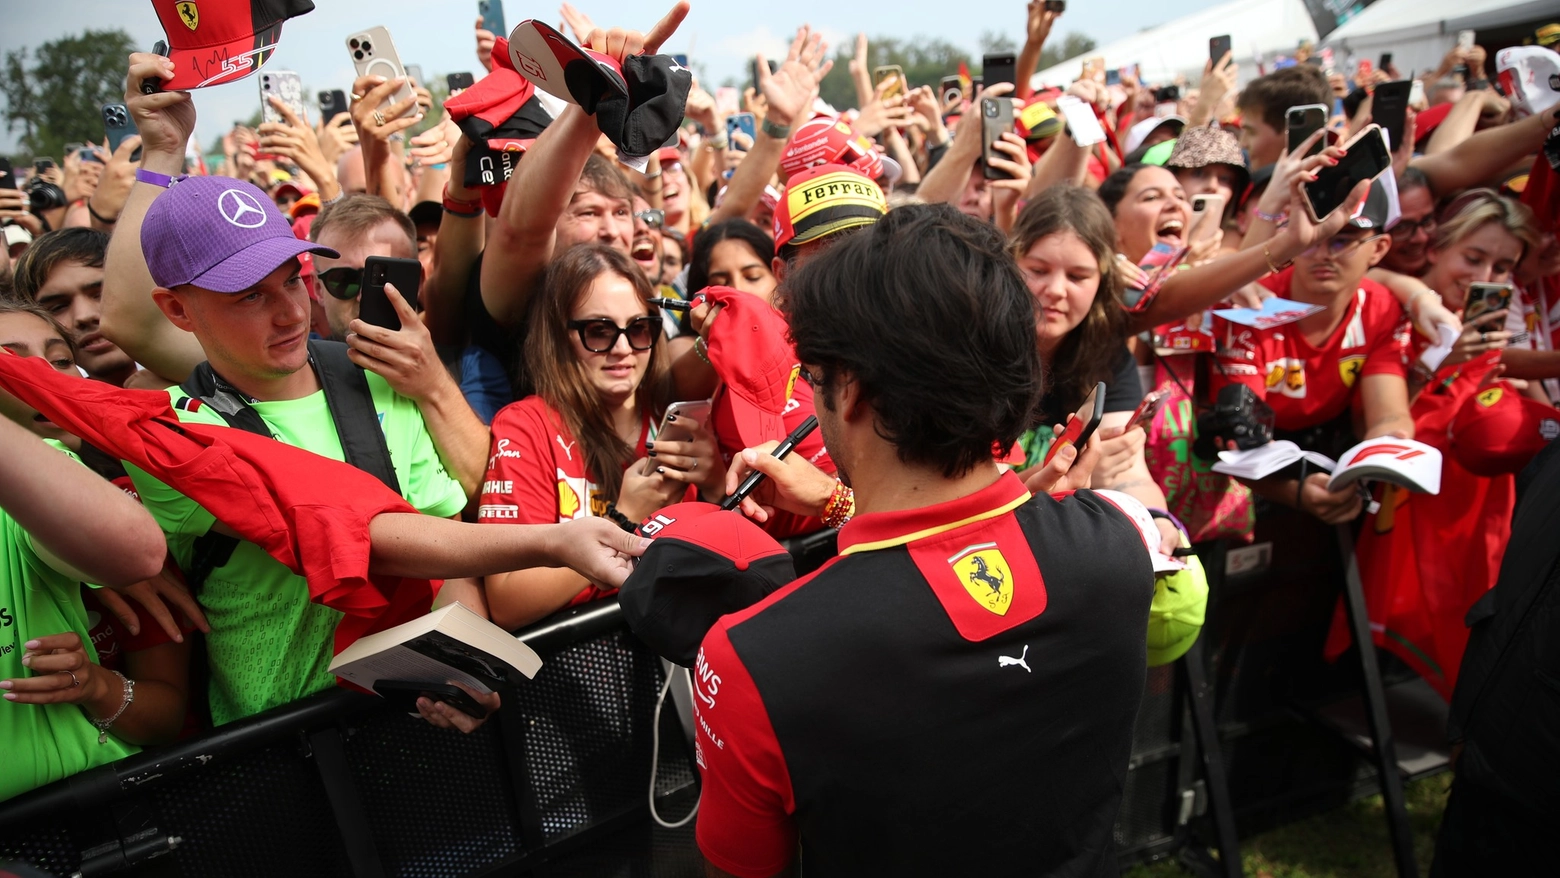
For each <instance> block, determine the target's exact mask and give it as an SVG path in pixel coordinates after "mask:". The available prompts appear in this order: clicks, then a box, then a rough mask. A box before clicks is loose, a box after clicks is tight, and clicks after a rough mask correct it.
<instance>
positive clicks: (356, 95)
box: [352, 92, 363, 101]
mask: <svg viewBox="0 0 1560 878" xmlns="http://www.w3.org/2000/svg"><path fill="white" fill-rule="evenodd" d="M352 99H353V100H354V101H361V100H362V99H363V96H362V95H360V94H358V93H357V92H353V93H352Z"/></svg>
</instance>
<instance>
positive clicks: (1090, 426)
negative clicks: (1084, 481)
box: [1040, 381, 1105, 466]
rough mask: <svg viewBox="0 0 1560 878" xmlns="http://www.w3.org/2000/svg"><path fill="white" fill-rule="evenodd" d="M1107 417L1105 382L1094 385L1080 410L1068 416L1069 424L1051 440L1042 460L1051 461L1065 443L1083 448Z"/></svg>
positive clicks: (1044, 462) (1044, 463)
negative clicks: (1101, 420)
mask: <svg viewBox="0 0 1560 878" xmlns="http://www.w3.org/2000/svg"><path fill="white" fill-rule="evenodd" d="M1104 417H1105V382H1103V381H1101V382H1099V383H1098V384H1096V385H1094V389H1093V390H1091V391H1089V395H1088V396H1086V397H1084V398H1083V405H1080V406H1078V410H1077V411H1076V412H1073V413H1072V414H1071V415H1068V416H1067V424H1066V425H1065V426H1064V427H1062V432H1061V433H1060V434H1059V435H1057V437H1056V438H1055V439H1053V440H1052V441H1051V447H1050V448H1048V449H1046V452H1045V459H1044V460H1042V461H1040V465H1041V466H1044V465H1046V464H1048V463H1050V462H1051V458H1053V457H1055V456H1056V452H1058V451H1061V450H1062V446H1063V445H1071V446H1073V447H1074V448H1078V449H1081V448H1083V446H1085V445H1087V444H1089V439H1090V438H1091V437H1093V436H1094V431H1095V429H1097V428H1098V427H1099V425H1100V419H1101V418H1104Z"/></svg>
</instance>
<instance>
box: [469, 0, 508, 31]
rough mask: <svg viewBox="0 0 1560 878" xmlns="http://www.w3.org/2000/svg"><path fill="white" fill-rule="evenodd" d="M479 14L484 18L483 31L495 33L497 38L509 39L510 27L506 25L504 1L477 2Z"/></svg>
mask: <svg viewBox="0 0 1560 878" xmlns="http://www.w3.org/2000/svg"><path fill="white" fill-rule="evenodd" d="M477 14H478V15H481V16H482V29H483V30H489V31H492V32H493V36H495V37H506V38H507V37H508V36H509V27H508V25H506V24H505V23H504V0H477Z"/></svg>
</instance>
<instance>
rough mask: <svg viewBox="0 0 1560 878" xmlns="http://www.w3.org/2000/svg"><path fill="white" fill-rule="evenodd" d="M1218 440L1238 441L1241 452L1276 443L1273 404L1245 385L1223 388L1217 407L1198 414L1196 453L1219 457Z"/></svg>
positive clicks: (1216, 458)
mask: <svg viewBox="0 0 1560 878" xmlns="http://www.w3.org/2000/svg"><path fill="white" fill-rule="evenodd" d="M1215 439H1218V440H1220V441H1222V442H1234V443H1235V447H1236V448H1238V449H1240V450H1241V451H1249V450H1251V449H1253V448H1257V447H1259V446H1262V445H1266V444H1268V443H1269V442H1272V441H1273V407H1272V406H1270V405H1268V404H1267V403H1266V402H1263V401H1262V400H1260V399H1258V398H1257V395H1256V394H1255V393H1252V392H1251V388H1249V387H1247V386H1246V385H1244V384H1230V385H1228V386H1226V387H1223V388H1221V389H1220V390H1219V396H1218V398H1217V399H1215V400H1214V403H1213V408H1211V409H1209V410H1208V411H1205V412H1203V413H1202V414H1201V415H1198V416H1197V442H1196V443H1195V444H1193V446H1192V453H1193V454H1196V455H1197V456H1198V457H1200V458H1202V459H1203V460H1218V459H1219V451H1220V448H1219V446H1218V445H1216V444H1215V443H1214V440H1215Z"/></svg>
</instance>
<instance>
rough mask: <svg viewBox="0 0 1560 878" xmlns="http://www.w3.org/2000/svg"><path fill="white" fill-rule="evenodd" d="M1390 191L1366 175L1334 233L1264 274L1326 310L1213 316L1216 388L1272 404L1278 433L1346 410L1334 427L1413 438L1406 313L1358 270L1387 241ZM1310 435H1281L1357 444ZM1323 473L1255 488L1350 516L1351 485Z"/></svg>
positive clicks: (1304, 441) (1307, 443)
mask: <svg viewBox="0 0 1560 878" xmlns="http://www.w3.org/2000/svg"><path fill="white" fill-rule="evenodd" d="M1389 197H1390V196H1389V195H1388V194H1387V192H1386V191H1385V190H1384V189H1383V188H1382V186H1381V183H1380V182H1379V181H1378V182H1377V183H1375V184H1373V185H1372V186H1371V191H1370V196H1369V197H1368V198H1366V199H1365V202H1364V203H1363V204H1362V205H1361V206H1360V208H1359V210H1358V211H1357V212H1356V214H1355V216H1354V217H1353V218H1352V219H1351V220H1350V221H1349V222H1348V223H1347V224H1345V225H1344V227H1343V229H1342V230H1340V231H1339V232H1338V234H1337V235H1336V236H1334V237H1333V238H1331V239H1329V240H1327V241H1323V242H1321V243H1319V244H1317V245H1316V246H1314V247H1312V248H1311V249H1309V250H1307V251H1305V252H1304V253H1302V254H1300V255H1299V256H1296V257H1295V260H1294V265H1293V266H1292V267H1290V268H1288V269H1286V270H1284V271H1282V272H1279V273H1277V274H1274V275H1270V276H1268V277H1266V278H1264V279H1263V280H1262V281H1261V283H1262V284H1263V285H1264V286H1266V287H1267V288H1268V289H1270V290H1272V291H1273V292H1275V293H1277V294H1278V295H1279V296H1281V297H1283V298H1285V299H1290V300H1293V301H1296V302H1303V303H1305V304H1308V305H1322V306H1324V307H1325V310H1323V311H1319V312H1317V313H1315V314H1312V315H1311V316H1309V317H1305V318H1303V319H1301V320H1298V321H1296V322H1294V323H1288V324H1285V325H1283V326H1276V327H1272V328H1270V329H1256V328H1253V327H1247V326H1241V325H1238V324H1235V323H1231V322H1229V321H1227V320H1224V319H1223V318H1219V317H1215V318H1214V326H1213V331H1214V338H1215V339H1216V340H1217V342H1218V344H1219V353H1218V361H1217V363H1216V365H1215V368H1214V370H1213V382H1212V383H1213V391H1214V392H1215V393H1216V392H1217V391H1218V389H1219V388H1220V387H1221V386H1223V385H1226V384H1229V383H1231V382H1239V383H1241V384H1244V385H1246V386H1247V387H1250V388H1251V389H1252V390H1253V391H1255V392H1256V394H1257V395H1258V396H1259V397H1263V398H1265V399H1266V401H1267V403H1268V405H1270V406H1272V407H1273V414H1274V426H1275V428H1276V431H1277V432H1278V433H1279V434H1280V435H1281V436H1282V435H1283V434H1285V433H1290V434H1296V433H1299V431H1306V430H1311V429H1312V428H1319V427H1323V426H1324V425H1329V422H1333V421H1335V420H1336V419H1340V418H1342V417H1343V416H1345V415H1352V416H1353V418H1354V420H1355V423H1354V424H1351V425H1338V429H1336V430H1334V431H1333V433H1334V434H1335V435H1338V434H1341V435H1342V436H1344V437H1352V434H1354V433H1356V432H1357V433H1359V434H1360V438H1362V439H1374V438H1376V437H1378V436H1387V435H1396V436H1401V437H1403V438H1405V439H1409V438H1413V435H1414V421H1413V418H1412V417H1411V416H1410V415H1409V408H1408V368H1409V365H1408V351H1409V324H1408V318H1407V316H1406V315H1405V314H1404V312H1403V308H1402V306H1401V305H1399V304H1398V301H1397V299H1395V298H1393V296H1392V293H1391V292H1390V291H1388V290H1387V288H1386V287H1383V286H1381V285H1380V284H1378V283H1376V282H1375V281H1372V280H1368V279H1366V277H1365V273H1366V272H1367V271H1369V270H1370V269H1371V267H1372V266H1374V265H1375V264H1376V263H1378V262H1380V261H1381V259H1382V257H1383V256H1385V255H1386V254H1387V251H1388V250H1389V249H1390V248H1391V246H1392V238H1391V237H1389V236H1388V234H1387V229H1386V225H1387V215H1388V199H1389ZM1317 435H1318V434H1317V433H1312V434H1308V435H1306V436H1299V435H1292V436H1290V437H1288V438H1292V439H1296V440H1297V444H1299V445H1301V447H1309V448H1311V450H1315V451H1320V452H1322V453H1324V454H1327V455H1329V456H1333V457H1336V456H1337V455H1338V454H1339V453H1340V452H1341V451H1343V450H1344V449H1346V448H1348V447H1349V446H1351V445H1353V444H1354V441H1353V439H1352V438H1343V439H1341V440H1339V441H1337V442H1334V443H1332V446H1331V447H1320V448H1318V447H1313V446H1314V445H1315V444H1316V442H1317V441H1318V440H1317V439H1316V436H1317ZM1328 478H1329V476H1328V474H1327V473H1325V472H1316V473H1311V474H1310V475H1307V476H1306V477H1305V482H1304V484H1300V483H1299V481H1298V480H1297V479H1295V478H1288V477H1285V476H1283V475H1278V476H1270V477H1268V478H1267V479H1263V480H1262V481H1260V482H1255V483H1253V484H1252V488H1253V489H1254V490H1256V491H1257V493H1259V494H1261V495H1262V496H1264V497H1267V498H1269V499H1270V500H1274V501H1277V502H1279V503H1283V504H1284V505H1286V506H1297V500H1298V506H1297V508H1299V509H1300V510H1301V511H1303V512H1308V513H1310V514H1311V515H1314V516H1316V517H1317V518H1320V519H1321V520H1322V521H1325V522H1327V523H1328V524H1336V523H1338V522H1343V521H1351V520H1353V519H1354V518H1355V517H1356V516H1358V515H1359V513H1360V510H1361V508H1362V506H1363V503H1362V500H1361V497H1360V494H1359V492H1358V491H1357V490H1356V489H1355V488H1354V486H1352V485H1350V486H1347V487H1344V488H1340V489H1339V490H1338V491H1328V490H1327V481H1328Z"/></svg>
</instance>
